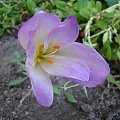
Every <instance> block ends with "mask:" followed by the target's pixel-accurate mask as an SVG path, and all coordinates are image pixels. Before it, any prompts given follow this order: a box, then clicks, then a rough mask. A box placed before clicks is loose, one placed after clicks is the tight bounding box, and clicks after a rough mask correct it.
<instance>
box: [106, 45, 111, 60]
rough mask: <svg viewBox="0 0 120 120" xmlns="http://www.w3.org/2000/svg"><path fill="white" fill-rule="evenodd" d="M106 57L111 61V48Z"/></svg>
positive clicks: (108, 49)
mask: <svg viewBox="0 0 120 120" xmlns="http://www.w3.org/2000/svg"><path fill="white" fill-rule="evenodd" d="M106 57H107V59H108V60H111V47H110V46H108V48H107V52H106Z"/></svg>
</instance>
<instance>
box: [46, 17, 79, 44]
mask: <svg viewBox="0 0 120 120" xmlns="http://www.w3.org/2000/svg"><path fill="white" fill-rule="evenodd" d="M78 34H79V26H78V22H77V20H76V18H75V16H69V17H68V18H67V19H66V20H65V21H63V22H61V24H59V25H58V26H57V27H56V28H55V29H53V30H52V31H51V32H50V33H49V35H48V38H47V40H46V42H45V43H49V45H52V46H53V45H57V44H59V45H60V44H62V45H64V44H65V43H71V42H74V41H75V40H76V39H77V37H78Z"/></svg>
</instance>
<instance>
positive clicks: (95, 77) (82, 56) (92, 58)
mask: <svg viewBox="0 0 120 120" xmlns="http://www.w3.org/2000/svg"><path fill="white" fill-rule="evenodd" d="M59 55H61V56H66V57H69V58H73V59H75V60H78V61H79V62H82V63H84V64H86V65H88V66H89V69H90V76H89V81H85V82H84V81H79V83H80V84H81V85H84V86H87V87H95V86H97V85H100V84H102V83H103V82H104V81H105V80H106V78H107V76H108V75H109V73H110V68H109V66H108V64H107V63H106V61H105V60H104V59H103V57H102V56H101V55H100V54H99V53H98V52H97V51H95V50H94V49H93V48H91V47H88V46H85V45H83V44H80V43H73V44H69V45H67V46H66V47H64V48H63V49H61V50H60V51H59ZM75 81H76V80H75Z"/></svg>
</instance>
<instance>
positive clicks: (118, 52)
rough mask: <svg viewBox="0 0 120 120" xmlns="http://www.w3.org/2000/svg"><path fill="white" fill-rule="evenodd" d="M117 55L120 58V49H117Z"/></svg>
mask: <svg viewBox="0 0 120 120" xmlns="http://www.w3.org/2000/svg"><path fill="white" fill-rule="evenodd" d="M117 56H118V58H119V60H120V51H117Z"/></svg>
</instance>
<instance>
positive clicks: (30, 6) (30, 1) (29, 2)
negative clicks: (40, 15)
mask: <svg viewBox="0 0 120 120" xmlns="http://www.w3.org/2000/svg"><path fill="white" fill-rule="evenodd" d="M27 7H28V10H29V11H30V12H31V13H33V14H34V13H35V12H37V11H38V10H37V6H36V3H35V1H34V0H27Z"/></svg>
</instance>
